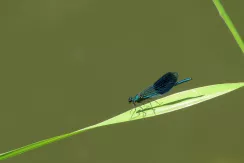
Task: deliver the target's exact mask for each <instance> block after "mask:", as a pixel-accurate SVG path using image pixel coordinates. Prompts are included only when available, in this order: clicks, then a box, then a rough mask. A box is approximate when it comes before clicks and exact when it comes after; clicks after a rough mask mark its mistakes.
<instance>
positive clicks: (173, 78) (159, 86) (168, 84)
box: [153, 72, 179, 94]
mask: <svg viewBox="0 0 244 163" xmlns="http://www.w3.org/2000/svg"><path fill="white" fill-rule="evenodd" d="M178 76H179V75H178V73H177V72H168V73H166V74H165V75H164V76H162V77H161V78H160V79H158V80H157V81H156V82H155V83H154V84H153V88H154V89H155V91H156V92H157V93H158V94H164V93H166V92H168V91H169V90H170V89H171V88H173V87H174V85H175V83H176V82H177V80H178Z"/></svg>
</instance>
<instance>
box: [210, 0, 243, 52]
mask: <svg viewBox="0 0 244 163" xmlns="http://www.w3.org/2000/svg"><path fill="white" fill-rule="evenodd" d="M213 3H214V4H215V6H216V8H217V10H218V12H219V14H220V16H221V17H222V19H223V20H224V22H225V23H226V25H227V27H228V28H229V30H230V31H231V33H232V35H233V36H234V38H235V40H236V42H237V44H238V45H239V47H240V48H241V50H242V52H243V53H244V43H243V41H242V39H241V37H240V35H239V34H238V32H237V30H236V28H235V26H234V24H233V23H232V21H231V19H230V17H229V16H228V14H227V13H226V11H225V9H224V7H223V6H222V4H221V3H220V0H213Z"/></svg>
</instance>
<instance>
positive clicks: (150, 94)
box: [128, 72, 192, 106]
mask: <svg viewBox="0 0 244 163" xmlns="http://www.w3.org/2000/svg"><path fill="white" fill-rule="evenodd" d="M178 76H179V75H178V73H177V72H168V73H166V74H165V75H163V76H162V77H161V78H159V79H158V80H157V81H156V82H155V83H154V84H153V85H151V86H149V87H148V88H146V89H145V90H143V91H141V92H140V93H138V94H137V95H135V96H134V97H129V99H128V101H129V103H133V104H134V106H136V103H141V102H143V101H145V100H146V99H150V98H155V97H158V96H161V95H163V94H165V93H167V92H168V91H170V90H171V89H172V88H173V87H174V86H177V85H179V84H182V83H184V82H188V81H190V80H191V79H192V78H185V79H183V80H180V81H177V80H178Z"/></svg>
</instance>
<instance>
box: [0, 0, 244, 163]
mask: <svg viewBox="0 0 244 163" xmlns="http://www.w3.org/2000/svg"><path fill="white" fill-rule="evenodd" d="M223 4H224V7H225V9H226V10H227V12H228V13H229V15H230V17H231V18H232V20H233V22H234V24H235V25H236V27H237V29H238V31H239V32H240V34H241V36H242V37H243V38H244V21H243V17H244V12H243V6H244V1H241V0H234V1H233V0H232V1H231V0H225V1H224V2H223ZM0 20H1V24H0V72H1V73H0V75H1V79H0V83H1V85H0V87H1V88H0V90H1V91H0V97H1V102H0V110H1V114H0V124H1V125H0V128H1V133H0V153H2V152H6V151H8V150H11V149H14V148H18V147H21V146H24V145H27V144H30V143H33V142H35V141H39V140H42V139H45V138H49V137H53V136H56V135H60V134H63V133H67V132H70V131H74V130H77V129H79V128H83V127H86V126H89V125H92V124H95V123H97V122H100V121H103V120H106V119H108V118H110V117H113V116H115V115H117V114H119V113H122V112H124V111H127V110H128V109H131V108H132V106H131V105H129V104H128V102H127V100H128V97H129V96H132V95H135V94H136V93H138V92H139V91H141V90H142V89H144V88H145V87H147V86H148V85H150V84H151V83H153V82H154V81H155V80H157V79H158V78H159V77H160V76H161V75H163V74H164V73H166V72H168V71H177V72H178V73H179V75H180V79H183V78H185V77H192V78H193V80H192V81H191V82H189V83H186V84H183V85H181V86H179V87H176V88H174V89H173V90H172V91H171V92H170V93H175V92H178V91H183V90H187V89H191V88H195V87H200V86H205V85H211V84H217V83H228V82H240V81H242V82H243V81H244V69H243V67H244V55H243V54H241V50H240V49H239V47H238V45H237V44H236V42H235V40H234V39H233V37H232V35H231V33H230V32H229V30H228V29H227V27H226V25H225V24H224V22H223V21H222V19H221V18H220V16H219V15H218V12H217V10H216V8H215V6H214V4H213V3H212V1H211V0H204V1H203V0H185V1H162V0H151V1H145V0H121V1H114V0H103V1H101V0H70V1H58V0H41V1H31V0H22V1H17V0H15V1H1V2H0ZM243 94H244V90H243V89H240V90H237V91H235V92H233V93H230V94H227V95H224V96H221V97H218V98H216V99H213V100H210V101H208V102H204V103H201V104H199V105H195V106H192V107H189V108H187V109H184V110H181V111H177V112H173V113H169V114H166V115H162V116H157V117H154V118H150V119H146V120H139V121H134V122H131V123H123V124H118V125H113V126H107V127H103V128H98V129H95V130H91V131H89V132H86V133H83V134H80V135H77V136H74V137H71V138H69V139H66V140H62V141H60V142H57V143H54V144H50V145H48V146H45V147H42V148H40V149H36V150H33V151H30V152H27V153H25V154H23V155H20V156H18V157H13V158H10V159H8V160H5V162H7V163H44V162H45V163H81V162H85V163H125V162H126V163H137V162H138V163H162V162H165V163H166V162H167V163H242V162H244V155H243V150H244V149H243V146H244V141H243V136H244V126H243V122H244V120H243V114H244V108H243V104H244V103H243V102H244V100H243V99H244V96H243Z"/></svg>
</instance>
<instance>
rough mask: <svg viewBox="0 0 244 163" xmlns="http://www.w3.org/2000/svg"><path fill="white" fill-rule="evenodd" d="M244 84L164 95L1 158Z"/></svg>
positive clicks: (183, 105)
mask: <svg viewBox="0 0 244 163" xmlns="http://www.w3.org/2000/svg"><path fill="white" fill-rule="evenodd" d="M243 86H244V82H240V83H227V84H216V85H210V86H205V87H200V88H195V89H191V90H187V91H183V92H179V93H176V94H173V95H170V96H167V97H163V98H161V99H158V100H155V101H152V102H151V103H147V104H145V105H142V106H141V107H137V108H134V109H131V110H129V111H127V112H125V113H122V114H120V115H118V116H115V117H113V118H111V119H108V120H106V121H103V122H101V123H98V124H95V125H92V126H89V127H86V128H83V129H80V130H77V131H74V132H71V133H67V134H63V135H60V136H56V137H53V138H49V139H45V140H42V141H39V142H35V143H32V144H30V145H26V146H23V147H21V148H17V149H14V150H11V151H8V152H5V153H2V154H0V160H4V159H7V158H10V157H13V156H16V155H19V154H21V153H25V152H27V151H30V150H32V149H35V148H39V147H42V146H44V145H47V144H50V143H53V142H56V141H59V140H62V139H64V138H68V137H71V136H74V135H77V134H79V133H81V132H84V131H88V130H89V129H94V128H96V127H101V126H106V125H111V124H116V123H122V122H128V121H132V120H138V119H142V118H148V117H153V116H156V115H161V114H165V113H168V112H172V111H176V110H179V109H183V108H186V107H189V106H192V105H195V104H198V103H201V102H203V101H206V100H210V99H212V98H215V97H217V96H220V95H223V94H226V93H229V92H231V91H234V90H236V89H238V88H240V87H243Z"/></svg>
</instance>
